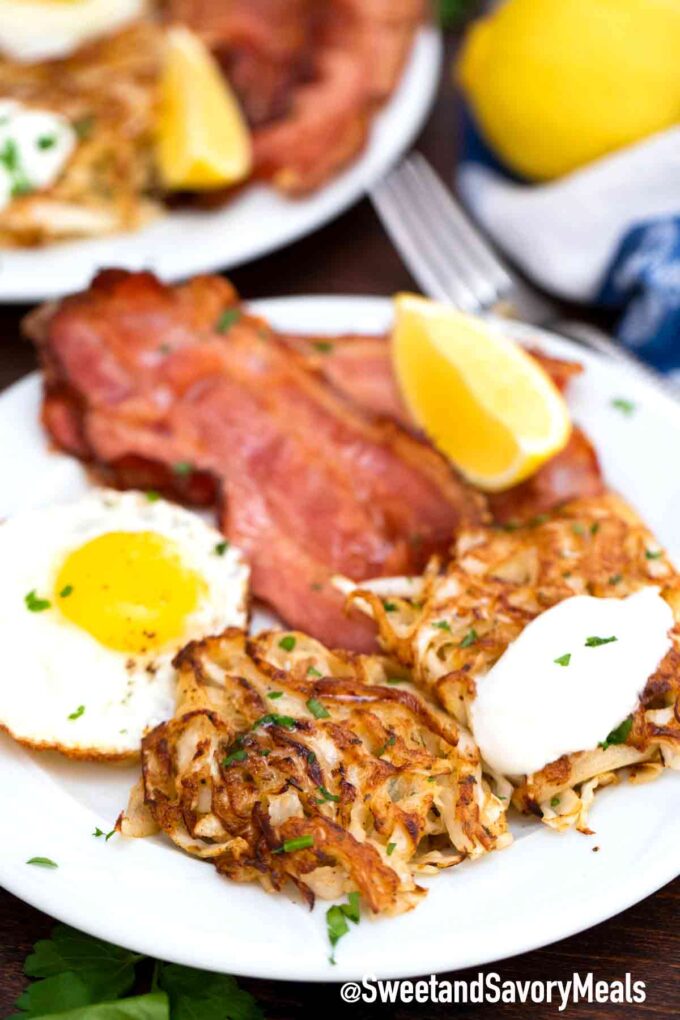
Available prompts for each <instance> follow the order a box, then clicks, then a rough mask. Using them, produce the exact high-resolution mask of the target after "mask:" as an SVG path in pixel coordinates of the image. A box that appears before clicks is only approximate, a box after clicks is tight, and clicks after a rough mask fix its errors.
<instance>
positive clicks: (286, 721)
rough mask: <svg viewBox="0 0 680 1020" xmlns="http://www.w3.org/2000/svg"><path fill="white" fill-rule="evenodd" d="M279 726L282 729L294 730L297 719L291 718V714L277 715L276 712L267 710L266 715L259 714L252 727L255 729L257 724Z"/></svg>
mask: <svg viewBox="0 0 680 1020" xmlns="http://www.w3.org/2000/svg"><path fill="white" fill-rule="evenodd" d="M270 725H271V726H281V727H283V729H284V730H294V729H295V727H296V726H297V721H296V720H295V719H293V717H292V716H291V715H277V714H276V712H268V713H267V715H263V716H260V718H259V719H258V720H257V721H256V722H254V723H253V729H254V730H256V729H257V728H258V726H270Z"/></svg>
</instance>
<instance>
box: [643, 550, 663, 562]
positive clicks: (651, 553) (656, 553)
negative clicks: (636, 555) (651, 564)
mask: <svg viewBox="0 0 680 1020" xmlns="http://www.w3.org/2000/svg"><path fill="white" fill-rule="evenodd" d="M645 556H646V558H647V559H648V560H658V559H661V557H662V556H663V549H645Z"/></svg>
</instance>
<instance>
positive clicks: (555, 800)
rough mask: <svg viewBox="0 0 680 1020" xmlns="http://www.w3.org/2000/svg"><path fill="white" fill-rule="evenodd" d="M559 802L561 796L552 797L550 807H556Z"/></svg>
mask: <svg viewBox="0 0 680 1020" xmlns="http://www.w3.org/2000/svg"><path fill="white" fill-rule="evenodd" d="M559 802H560V798H559V797H552V798H551V800H550V807H551V808H556V807H557V806H558V804H559Z"/></svg>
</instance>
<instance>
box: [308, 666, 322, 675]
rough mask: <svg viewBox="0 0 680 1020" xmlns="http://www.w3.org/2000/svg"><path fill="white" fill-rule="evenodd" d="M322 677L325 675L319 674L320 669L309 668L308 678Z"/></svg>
mask: <svg viewBox="0 0 680 1020" xmlns="http://www.w3.org/2000/svg"><path fill="white" fill-rule="evenodd" d="M322 675H323V674H321V673H319V671H318V669H315V668H314V666H308V667H307V676H322Z"/></svg>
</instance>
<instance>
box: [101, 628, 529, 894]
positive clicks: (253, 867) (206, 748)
mask: <svg viewBox="0 0 680 1020" xmlns="http://www.w3.org/2000/svg"><path fill="white" fill-rule="evenodd" d="M176 665H177V669H178V703H177V711H176V713H175V716H174V718H173V719H171V720H170V721H169V722H166V723H164V724H162V725H160V726H158V727H156V729H154V730H153V731H151V732H150V733H148V734H147V735H146V736H145V738H144V740H143V743H142V769H143V778H142V780H141V781H140V783H139V784H138V785H137V786H136V787H135V788H134V789H133V792H132V795H131V798H130V804H129V805H128V808H127V811H126V812H125V813H124V814H123V815H122V816H121V818H120V819H119V823H118V827H119V829H120V831H121V832H122V833H123V834H124V835H128V836H145V835H149V834H150V833H151V832H154V831H157V830H158V829H161V830H162V831H163V832H164V833H166V834H167V835H168V836H169V837H170V838H171V839H172V840H173V841H174V842H175V843H176V844H177V845H178V846H179V847H181V848H182V849H183V850H185V851H187V852H188V853H189V854H192V855H194V856H196V857H200V858H203V859H205V860H210V861H212V862H213V864H214V865H215V867H216V868H217V870H218V871H219V872H220V873H221V874H223V875H226V876H228V877H229V878H232V879H235V880H236V881H241V882H250V881H259V882H260V883H261V884H262V885H263V886H264V888H265V889H267V890H269V891H276V890H280V889H282V888H283V887H284V886H285V885H286V884H287V883H293V884H294V885H295V886H296V887H297V889H298V890H299V892H300V894H301V895H302V897H303V898H304V900H305V901H307V902H308V903H309V904H310V905H311V904H312V903H313V902H314V900H315V898H316V897H320V898H322V899H335V898H337V897H338V896H340V895H342V894H343V893H346V892H347V893H349V892H358V893H359V894H360V896H361V898H362V901H363V903H364V904H365V905H366V906H367V907H368V908H370V910H372V911H373V912H374V913H383V914H398V913H401V912H403V911H405V910H408V909H410V908H412V907H413V906H415V905H416V903H417V902H418V901H419V900H420V898H421V897H422V896H424V895H425V889H424V888H422V887H420V886H418V885H417V883H416V877H417V876H418V875H429V874H434V873H436V872H437V871H438V870H439V869H442V868H448V867H451V866H453V865H455V864H458V863H460V862H461V861H462V860H464V859H466V858H476V857H479V856H481V855H483V854H485V853H488V852H489V851H491V850H494V849H500V848H502V847H505V846H507V845H508V844H509V843H510V842H511V836H510V834H509V833H508V831H507V827H506V812H505V806H504V804H503V803H502V802H501V800H499V799H498V798H497V797H496V796H495V795H494V794H493V793H492V792H491V789H490V787H489V785H488V784H487V782H486V781H485V780H484V779H483V777H482V773H481V764H480V760H479V754H478V751H477V748H476V745H475V744H474V742H473V740H472V738H471V736H470V734H469V733H468V732H467V731H466V730H465V728H464V727H463V726H461V725H460V724H459V723H458V722H456V721H455V720H454V719H452V718H451V716H449V715H448V714H447V713H445V712H444V711H442V709H441V708H439V707H438V706H437V705H435V704H434V703H433V702H432V701H431V700H430V699H429V698H428V696H427V695H426V694H424V693H422V692H418V691H417V690H416V688H415V687H414V686H413V684H412V683H411V682H410V681H409V678H408V674H407V673H406V672H405V671H404V670H403V669H400V668H399V667H397V666H396V665H395V664H394V663H393V662H391V661H390V660H389V659H386V658H381V657H378V656H364V655H354V654H350V653H343V652H330V651H328V650H327V649H326V648H325V647H324V646H323V645H321V644H320V643H319V642H317V641H315V640H313V639H312V638H309V637H306V636H305V635H303V634H300V633H295V632H269V633H265V634H261V635H259V636H258V637H255V638H248V637H247V636H246V635H245V634H244V633H243V632H242V631H240V630H235V629H232V630H228V631H226V632H225V633H224V634H223V635H221V636H219V637H215V638H209V639H207V640H205V641H202V642H200V643H194V644H191V645H188V646H187V648H186V649H185V650H184V651H183V652H181V653H180V655H179V656H178V657H177V660H176Z"/></svg>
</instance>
